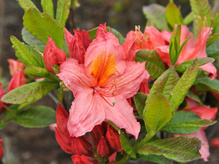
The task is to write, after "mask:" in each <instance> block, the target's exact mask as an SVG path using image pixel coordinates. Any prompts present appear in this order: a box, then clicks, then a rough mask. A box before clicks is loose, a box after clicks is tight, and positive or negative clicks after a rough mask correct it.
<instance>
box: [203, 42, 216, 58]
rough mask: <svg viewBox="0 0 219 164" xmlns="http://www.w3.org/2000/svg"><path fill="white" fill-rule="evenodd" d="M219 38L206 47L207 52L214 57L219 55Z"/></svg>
mask: <svg viewBox="0 0 219 164" xmlns="http://www.w3.org/2000/svg"><path fill="white" fill-rule="evenodd" d="M218 44H219V40H217V41H215V42H214V43H212V44H211V45H209V46H208V47H207V49H206V52H207V54H208V56H210V57H213V58H218V57H219V46H218Z"/></svg>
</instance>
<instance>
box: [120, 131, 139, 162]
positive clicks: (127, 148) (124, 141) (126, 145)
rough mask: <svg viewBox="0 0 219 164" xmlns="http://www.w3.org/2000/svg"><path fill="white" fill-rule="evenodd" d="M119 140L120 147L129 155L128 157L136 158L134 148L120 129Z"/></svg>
mask: <svg viewBox="0 0 219 164" xmlns="http://www.w3.org/2000/svg"><path fill="white" fill-rule="evenodd" d="M120 142H121V146H122V149H123V150H124V151H125V152H126V153H127V154H128V155H130V157H132V158H136V153H135V150H134V148H133V147H132V145H131V143H130V141H129V139H128V137H127V135H126V133H125V132H124V131H122V130H120Z"/></svg>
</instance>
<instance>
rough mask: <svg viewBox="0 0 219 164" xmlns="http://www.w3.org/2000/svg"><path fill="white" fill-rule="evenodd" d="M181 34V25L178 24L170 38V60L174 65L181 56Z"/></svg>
mask: <svg viewBox="0 0 219 164" xmlns="http://www.w3.org/2000/svg"><path fill="white" fill-rule="evenodd" d="M180 36H181V26H180V25H178V26H177V27H176V28H174V31H173V34H172V36H171V38H170V46H169V54H170V61H171V64H172V65H175V64H176V62H177V59H178V57H179V53H180V52H179V49H180Z"/></svg>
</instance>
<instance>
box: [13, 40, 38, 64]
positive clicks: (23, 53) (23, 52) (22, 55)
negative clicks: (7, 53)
mask: <svg viewBox="0 0 219 164" xmlns="http://www.w3.org/2000/svg"><path fill="white" fill-rule="evenodd" d="M10 39H11V43H12V44H13V48H14V49H15V50H16V56H17V58H18V59H19V60H20V61H21V62H22V63H24V64H25V65H26V66H27V67H31V66H40V64H39V63H38V62H37V61H36V60H35V59H34V57H33V56H32V54H31V53H30V51H29V49H28V48H27V46H26V45H25V44H24V43H22V42H20V41H19V40H18V39H17V38H16V37H15V36H11V38H10Z"/></svg>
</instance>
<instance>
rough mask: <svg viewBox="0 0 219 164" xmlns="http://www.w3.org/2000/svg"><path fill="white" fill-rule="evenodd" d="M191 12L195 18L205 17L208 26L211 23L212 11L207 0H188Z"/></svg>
mask: <svg viewBox="0 0 219 164" xmlns="http://www.w3.org/2000/svg"><path fill="white" fill-rule="evenodd" d="M190 5H191V7H192V12H193V13H194V16H195V18H196V19H197V18H198V16H200V17H201V20H204V19H207V24H208V26H210V25H211V19H212V13H211V7H210V4H209V2H208V0H201V1H200V0H190Z"/></svg>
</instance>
